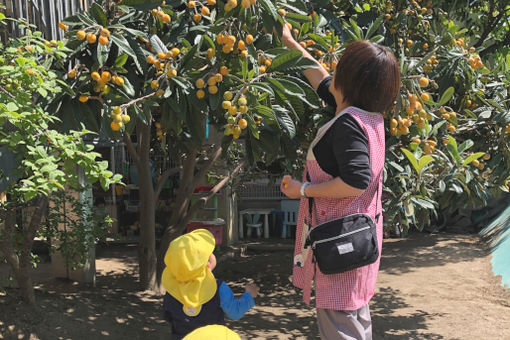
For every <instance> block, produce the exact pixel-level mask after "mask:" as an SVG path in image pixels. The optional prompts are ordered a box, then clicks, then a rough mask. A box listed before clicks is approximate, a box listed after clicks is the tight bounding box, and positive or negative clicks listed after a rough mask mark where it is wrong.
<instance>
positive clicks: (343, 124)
mask: <svg viewBox="0 0 510 340" xmlns="http://www.w3.org/2000/svg"><path fill="white" fill-rule="evenodd" d="M331 81H332V77H327V78H325V79H324V80H323V81H322V82H321V83H320V84H319V87H318V88H317V94H318V95H319V97H320V98H321V99H322V100H324V101H325V102H326V103H327V104H328V105H330V106H333V107H336V106H337V105H336V102H335V98H334V97H333V95H332V94H331V93H330V92H329V86H330V84H331ZM313 154H314V156H315V159H316V160H317V163H318V164H319V166H320V167H321V169H322V170H324V171H325V172H327V173H328V174H330V175H331V176H333V177H340V179H342V181H344V182H345V183H347V184H348V185H350V186H352V187H354V188H358V189H363V190H364V189H366V188H367V187H368V184H369V183H370V178H371V176H372V173H371V171H370V157H369V152H368V138H367V136H366V134H365V131H364V130H363V129H362V128H361V126H360V125H359V124H358V122H357V121H356V119H355V118H354V117H353V116H351V115H350V114H345V115H342V116H341V117H340V118H338V119H337V120H336V121H335V123H334V124H333V125H332V126H331V127H330V128H329V129H328V131H327V132H326V133H325V135H324V136H323V137H322V138H321V139H320V140H319V141H318V142H317V144H316V145H315V146H314V148H313Z"/></svg>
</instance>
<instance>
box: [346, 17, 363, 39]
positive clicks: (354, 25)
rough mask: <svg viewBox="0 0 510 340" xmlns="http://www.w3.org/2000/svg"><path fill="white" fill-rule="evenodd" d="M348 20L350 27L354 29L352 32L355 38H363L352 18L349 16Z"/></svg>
mask: <svg viewBox="0 0 510 340" xmlns="http://www.w3.org/2000/svg"><path fill="white" fill-rule="evenodd" d="M349 22H350V23H351V27H352V29H353V30H354V33H355V34H356V37H357V38H358V39H357V40H363V36H362V35H361V30H360V28H359V26H358V24H357V23H356V21H355V20H354V18H349Z"/></svg>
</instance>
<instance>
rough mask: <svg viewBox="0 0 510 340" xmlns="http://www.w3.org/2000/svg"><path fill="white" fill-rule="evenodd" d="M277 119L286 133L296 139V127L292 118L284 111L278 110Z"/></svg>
mask: <svg viewBox="0 0 510 340" xmlns="http://www.w3.org/2000/svg"><path fill="white" fill-rule="evenodd" d="M276 119H278V122H279V123H280V125H281V126H283V127H284V129H285V131H287V133H288V134H289V137H290V138H294V137H295V136H296V125H295V124H294V121H293V120H292V118H290V116H289V115H288V114H287V113H286V112H285V111H283V110H278V114H277V115H276Z"/></svg>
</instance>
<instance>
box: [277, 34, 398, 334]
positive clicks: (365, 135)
mask: <svg viewBox="0 0 510 340" xmlns="http://www.w3.org/2000/svg"><path fill="white" fill-rule="evenodd" d="M282 42H283V43H284V44H285V45H286V46H287V47H288V48H290V49H297V50H300V51H302V53H303V56H304V57H306V58H309V59H312V60H314V58H313V57H312V56H311V55H310V54H309V53H308V52H307V51H306V50H305V49H304V48H303V47H301V45H299V43H298V42H296V41H295V40H294V39H293V37H292V35H291V33H290V31H289V29H288V28H287V27H285V26H284V30H283V35H282ZM304 75H305V76H306V78H307V79H308V80H309V82H310V83H311V85H312V86H313V87H314V88H315V89H316V91H317V93H318V94H319V96H320V97H321V98H322V99H323V100H324V101H325V102H326V103H327V104H329V105H331V106H333V107H336V111H335V112H336V115H335V117H334V118H333V119H331V120H330V121H329V122H328V123H327V124H325V125H324V126H323V127H322V128H320V129H319V131H318V132H317V136H316V138H315V140H314V141H313V142H312V145H311V146H310V149H309V150H308V154H307V157H306V167H305V173H306V172H308V175H309V178H310V179H309V183H308V182H303V183H302V182H300V181H297V180H295V179H292V178H290V177H289V176H285V177H284V179H283V180H282V184H281V190H282V192H283V193H284V194H285V195H286V196H287V197H289V198H299V197H302V199H301V203H300V207H299V216H298V225H297V232H296V246H295V250H294V267H293V283H294V285H295V286H296V287H299V288H302V289H303V300H304V301H305V302H306V303H309V302H310V295H311V287H312V281H314V282H315V305H316V308H317V322H318V326H319V331H320V334H321V338H322V339H362V340H368V339H372V326H371V320H370V312H369V308H368V302H369V301H370V299H371V298H372V296H373V295H374V289H375V283H376V279H377V272H378V270H379V261H380V249H381V247H382V238H383V233H382V216H381V210H382V209H381V192H382V177H383V176H382V172H383V168H384V151H385V143H384V120H383V116H382V113H383V112H385V111H386V110H388V109H390V108H391V106H392V105H393V102H394V100H395V98H396V96H397V95H398V92H399V90H400V71H399V66H398V63H397V60H396V58H395V56H394V55H393V54H392V53H391V52H390V51H388V50H387V49H385V48H384V47H382V46H380V45H377V44H374V43H371V42H367V41H358V42H354V43H351V44H350V45H348V46H347V48H346V49H345V51H344V53H343V55H342V57H341V58H340V60H339V62H338V64H337V67H336V69H335V72H334V74H333V77H330V76H329V74H328V72H326V71H325V70H324V69H323V68H322V67H318V68H310V69H307V70H305V71H304ZM303 178H304V181H306V180H307V178H308V177H307V176H303ZM306 197H313V201H314V204H313V212H312V221H311V227H313V226H315V225H317V224H320V223H323V222H326V221H329V220H332V219H335V218H338V217H342V216H345V215H349V214H353V213H366V214H368V215H369V216H371V217H372V218H373V219H374V221H375V222H376V227H377V240H378V246H379V259H378V260H377V261H376V262H375V263H373V264H371V265H367V266H364V267H360V268H357V269H354V270H351V271H348V272H344V273H340V274H323V273H321V271H320V270H319V268H318V267H316V265H315V263H313V262H312V256H311V255H312V254H311V253H310V252H308V251H307V249H304V247H303V244H304V239H305V235H306V233H307V231H308V226H307V224H308V221H307V220H308V219H307V217H306V216H307V215H308V214H309V210H308V199H307V198H306ZM305 222H306V223H305Z"/></svg>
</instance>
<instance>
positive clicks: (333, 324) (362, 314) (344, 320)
mask: <svg viewBox="0 0 510 340" xmlns="http://www.w3.org/2000/svg"><path fill="white" fill-rule="evenodd" d="M317 324H318V325H319V332H320V333H321V339H322V340H372V321H371V320H370V310H369V309H368V304H366V305H365V306H363V307H361V308H360V309H358V310H353V311H339V310H331V309H320V308H317Z"/></svg>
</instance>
